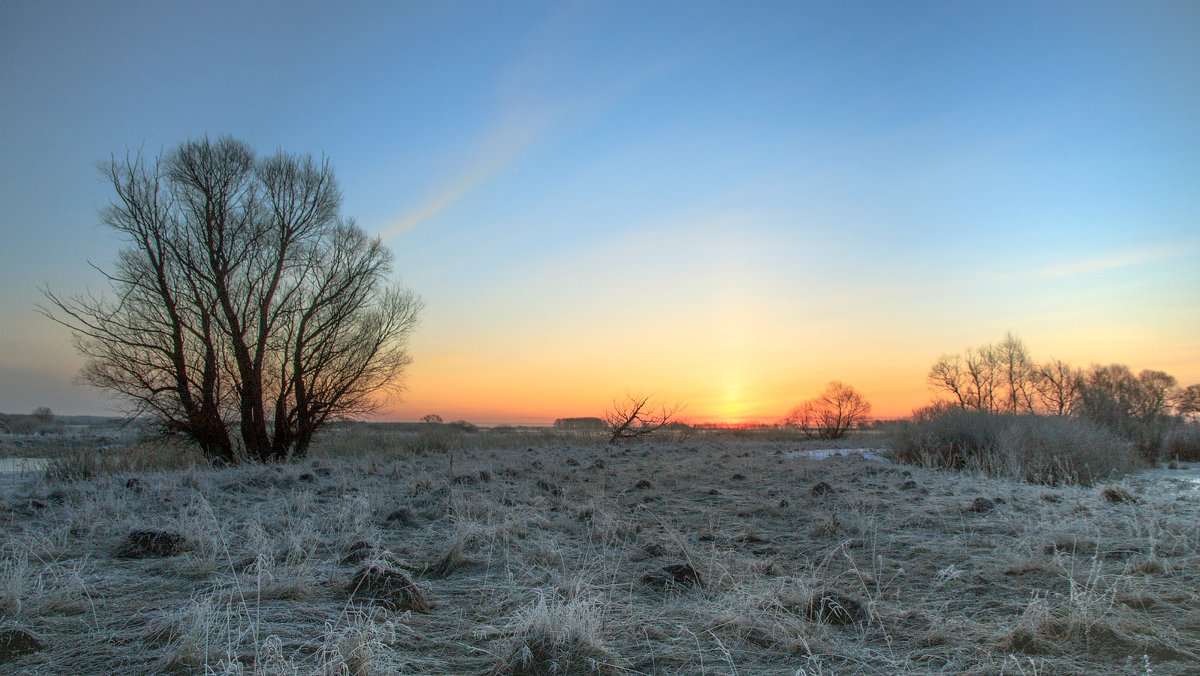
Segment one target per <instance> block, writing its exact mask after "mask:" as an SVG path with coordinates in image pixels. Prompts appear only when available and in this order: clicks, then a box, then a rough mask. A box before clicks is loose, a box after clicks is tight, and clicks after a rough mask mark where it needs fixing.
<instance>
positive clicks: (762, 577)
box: [0, 431, 1200, 676]
mask: <svg viewBox="0 0 1200 676" xmlns="http://www.w3.org/2000/svg"><path fill="white" fill-rule="evenodd" d="M522 434H523V435H526V436H523V437H522V443H520V444H515V443H495V444H492V445H489V444H488V443H487V440H488V439H489V437H488V436H487V435H484V434H479V435H470V434H468V435H458V436H455V437H454V438H453V439H451V440H450V441H448V442H446V444H445V445H442V444H432V443H430V444H426V443H415V442H414V441H413V439H412V435H411V434H408V433H406V434H405V435H400V436H398V437H397V438H396V439H393V440H392V442H390V443H389V441H388V439H387V437H386V435H377V437H378V438H374V437H373V438H372V439H371V440H370V443H369V444H364V446H369V447H366V448H364V449H362V450H361V451H356V449H355V448H354V447H353V446H354V442H353V440H352V439H348V438H347V437H346V436H344V435H343V436H342V437H337V438H334V439H333V440H332V441H329V442H327V445H326V447H324V448H318V449H315V450H314V458H313V459H311V460H308V461H305V462H302V463H295V464H289V465H285V466H282V467H240V468H231V469H219V470H217V469H196V468H191V469H179V470H172V471H166V472H145V471H134V470H133V469H123V468H121V467H116V468H115V470H116V473H115V474H106V473H104V472H105V471H107V469H108V468H100V469H98V470H97V471H96V472H94V473H87V474H85V475H78V476H77V475H62V474H55V475H53V476H54V477H57V479H56V480H48V479H45V478H41V477H36V476H35V477H29V476H26V477H23V478H22V479H21V482H20V483H18V484H14V483H13V482H11V481H10V482H8V483H5V484H2V485H3V488H2V489H0V505H2V507H0V522H2V523H3V525H2V527H0V630H3V629H8V628H19V629H21V630H23V631H28V632H30V633H31V634H33V635H35V636H37V637H39V638H40V639H41V640H43V641H44V643H45V645H46V646H47V647H46V649H45V650H42V651H39V652H34V653H31V654H26V655H21V656H15V657H12V658H11V659H10V660H9V661H0V673H45V674H57V673H76V674H91V673H96V674H100V673H158V672H173V673H196V674H201V673H262V674H277V673H278V674H309V673H328V674H378V673H384V674H386V673H396V674H484V673H491V674H541V673H551V672H552V670H554V669H558V672H557V673H572V674H575V673H579V674H586V673H596V674H714V675H715V674H743V675H745V674H881V675H882V674H889V675H890V674H1034V673H1036V674H1143V675H1144V674H1146V673H1148V671H1152V672H1153V673H1154V674H1155V675H1156V676H1162V675H1166V674H1181V675H1182V674H1191V673H1195V668H1196V667H1195V665H1196V664H1197V663H1200V662H1198V661H1200V591H1198V590H1200V491H1193V492H1183V493H1165V492H1164V493H1158V492H1155V490H1153V489H1152V488H1146V487H1140V485H1139V484H1136V483H1125V484H1119V485H1116V486H1118V487H1120V488H1122V489H1123V490H1124V491H1126V492H1127V493H1128V494H1129V495H1130V496H1131V497H1133V498H1135V499H1134V500H1129V501H1122V502H1110V501H1109V500H1108V499H1106V498H1105V493H1104V491H1103V490H1102V489H1101V488H1099V487H1096V488H1083V487H1056V488H1049V487H1046V486H1038V485H1033V484H1028V483H1022V482H1018V481H1015V480H1009V479H997V478H989V477H985V476H983V475H982V474H979V473H972V472H947V471H939V470H935V469H926V468H922V467H912V466H904V465H890V464H884V463H879V462H875V461H871V460H866V459H863V458H861V457H857V456H853V455H852V456H847V457H840V456H837V457H831V458H829V459H825V460H814V459H808V458H803V457H790V458H789V457H788V455H787V454H788V453H789V452H792V451H796V450H804V449H806V448H811V446H805V445H801V444H798V443H793V442H787V441H779V442H762V441H738V440H721V441H719V442H711V441H706V440H702V439H700V440H696V439H693V440H683V441H672V442H650V443H648V444H639V445H633V446H628V447H618V448H611V447H605V446H602V445H600V444H599V443H598V442H593V441H591V440H579V439H572V438H570V437H569V436H565V435H564V436H561V437H554V438H553V441H552V442H549V443H545V444H533V443H527V442H526V437H528V438H532V436H531V435H532V434H534V433H530V432H528V431H524V432H522ZM857 445H860V446H861V445H863V444H862V442H861V441H860V442H858V444H857ZM450 451H453V454H454V468H453V473H452V474H451V473H450V463H449V460H450ZM80 476H82V478H80ZM68 479H74V480H68ZM822 483H823V484H824V487H821V488H818V485H819V484H822ZM1112 487H1113V486H1106V487H1104V489H1105V490H1106V489H1109V488H1112ZM135 531H139V532H148V531H154V532H167V533H173V534H177V535H179V536H182V538H183V543H184V544H183V547H182V550H181V551H180V552H179V553H176V554H174V555H169V556H145V557H141V558H122V557H120V556H117V554H118V553H119V552H121V551H128V549H129V536H130V534H131V533H133V532H135ZM123 546H124V547H125V549H124V550H122V549H121V548H122V547H123ZM364 565H376V566H380V567H382V569H384V570H391V571H394V572H395V574H396V579H398V580H408V581H411V582H414V583H415V586H416V588H417V590H419V592H420V594H421V595H422V597H423V599H424V600H425V601H427V602H428V603H429V604H430V608H429V609H428V610H427V611H426V612H415V611H410V610H394V609H390V608H389V607H387V606H385V605H383V604H378V603H371V602H370V601H369V600H366V599H364V598H362V597H360V596H356V597H355V598H354V599H352V598H351V597H352V589H351V588H350V585H351V582H352V580H354V579H355V575H356V573H358V572H359V571H361V570H362V567H363V566H364ZM664 570H674V571H676V573H674V575H675V577H674V578H672V577H671V575H672V573H664ZM680 570H686V571H691V572H688V573H687V574H686V575H680V574H678V571H680ZM693 573H694V574H695V576H696V577H698V580H697V579H695V578H693V577H692V574H693ZM672 580H675V581H676V582H677V583H672ZM664 581H665V582H664ZM697 582H698V584H697ZM0 659H3V658H0Z"/></svg>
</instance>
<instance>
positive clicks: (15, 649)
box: [0, 629, 46, 664]
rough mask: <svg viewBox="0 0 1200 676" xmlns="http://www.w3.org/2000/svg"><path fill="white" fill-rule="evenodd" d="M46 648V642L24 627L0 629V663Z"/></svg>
mask: <svg viewBox="0 0 1200 676" xmlns="http://www.w3.org/2000/svg"><path fill="white" fill-rule="evenodd" d="M45 649H46V646H45V644H43V643H42V642H41V641H40V640H38V638H37V637H36V636H34V635H33V634H31V633H29V632H27V631H25V630H23V629H4V630H0V664H3V663H5V662H8V661H11V660H14V659H16V658H18V657H20V656H21V655H29V654H31V653H36V652H38V651H40V650H45Z"/></svg>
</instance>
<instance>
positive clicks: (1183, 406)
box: [1175, 385, 1200, 418]
mask: <svg viewBox="0 0 1200 676" xmlns="http://www.w3.org/2000/svg"><path fill="white" fill-rule="evenodd" d="M1175 413H1177V414H1178V415H1180V416H1182V417H1184V418H1190V417H1193V416H1195V415H1197V414H1200V385H1188V386H1187V387H1185V388H1183V389H1182V390H1180V391H1179V392H1177V393H1176V395H1175Z"/></svg>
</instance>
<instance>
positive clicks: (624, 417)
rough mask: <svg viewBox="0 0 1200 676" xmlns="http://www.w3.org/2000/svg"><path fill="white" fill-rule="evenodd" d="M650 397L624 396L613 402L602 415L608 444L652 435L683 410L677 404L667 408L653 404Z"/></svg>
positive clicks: (663, 405)
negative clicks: (607, 434) (606, 428)
mask: <svg viewBox="0 0 1200 676" xmlns="http://www.w3.org/2000/svg"><path fill="white" fill-rule="evenodd" d="M652 396H653V395H645V396H640V395H639V396H634V395H631V394H626V395H625V398H624V399H622V400H619V401H618V400H616V399H614V400H613V403H612V408H610V409H609V410H608V411H607V412H605V414H604V422H605V424H606V425H607V426H608V429H609V431H610V432H611V436H610V437H609V439H608V443H610V444H615V443H617V442H618V441H620V440H622V439H636V438H638V437H644V436H647V435H649V434H653V433H654V432H657V431H658V430H661V429H662V428H664V427H666V426H667V425H669V424H670V423H671V421H672V420H674V418H675V416H676V415H678V413H679V412H680V411H681V410H683V407H682V406H681V405H679V404H674V405H671V406H668V405H666V404H661V403H654V402H653V401H651V397H652Z"/></svg>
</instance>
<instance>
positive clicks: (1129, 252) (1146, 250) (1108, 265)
mask: <svg viewBox="0 0 1200 676" xmlns="http://www.w3.org/2000/svg"><path fill="white" fill-rule="evenodd" d="M1195 250H1196V246H1195V244H1194V243H1191V242H1182V243H1181V242H1176V243H1172V244H1153V245H1148V246H1140V247H1131V248H1128V249H1122V250H1120V251H1113V252H1109V253H1106V254H1101V255H1099V256H1093V257H1091V258H1085V259H1083V260H1076V261H1070V262H1066V263H1059V264H1056V265H1050V266H1046V267H1043V268H1039V269H1036V270H1034V271H1033V272H1032V274H1031V277H1033V278H1034V279H1057V278H1060V277H1073V276H1075V275H1083V274H1088V273H1093V272H1103V271H1105V270H1115V269H1118V268H1124V267H1129V266H1131V265H1141V264H1143V263H1153V262H1156V261H1162V260H1167V259H1169V258H1179V257H1182V256H1187V255H1189V254H1191V253H1193V252H1194V251H1195Z"/></svg>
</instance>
